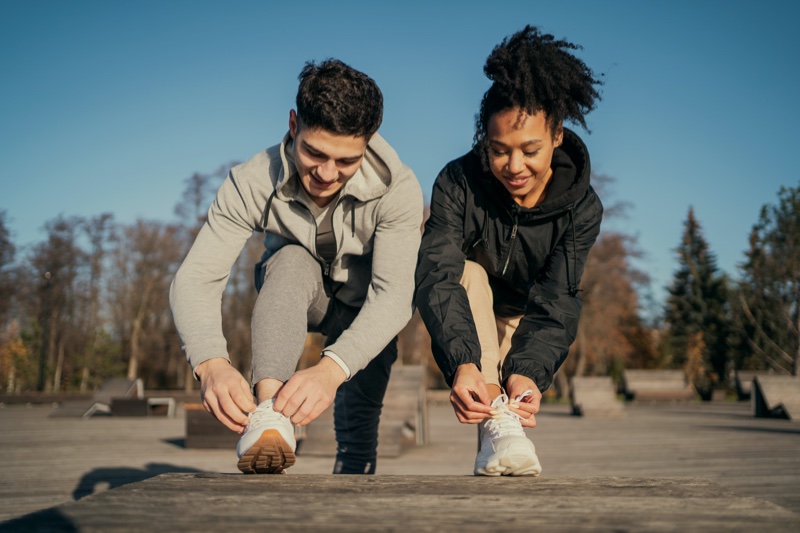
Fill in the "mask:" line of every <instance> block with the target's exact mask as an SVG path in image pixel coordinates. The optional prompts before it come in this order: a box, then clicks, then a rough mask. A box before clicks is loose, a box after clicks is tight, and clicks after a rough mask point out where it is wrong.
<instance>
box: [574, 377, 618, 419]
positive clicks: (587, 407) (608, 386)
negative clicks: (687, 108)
mask: <svg viewBox="0 0 800 533" xmlns="http://www.w3.org/2000/svg"><path fill="white" fill-rule="evenodd" d="M570 399H571V400H572V414H573V415H576V416H586V417H598V418H602V417H606V418H615V417H620V416H624V415H625V411H624V409H623V404H622V402H620V401H619V400H618V399H617V389H616V387H615V386H614V381H613V380H612V379H611V377H610V376H602V377H601V376H597V377H586V376H583V377H573V378H572V380H571V381H570Z"/></svg>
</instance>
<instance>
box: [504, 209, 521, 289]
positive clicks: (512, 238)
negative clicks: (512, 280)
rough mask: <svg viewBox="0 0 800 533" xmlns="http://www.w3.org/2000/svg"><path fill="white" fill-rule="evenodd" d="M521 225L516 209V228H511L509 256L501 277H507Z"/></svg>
mask: <svg viewBox="0 0 800 533" xmlns="http://www.w3.org/2000/svg"><path fill="white" fill-rule="evenodd" d="M518 225H519V215H518V213H517V210H516V209H514V226H513V227H512V228H511V239H509V241H510V242H509V243H508V255H507V256H506V262H505V264H503V272H501V273H500V275H501V276H505V275H506V270H507V269H508V263H509V262H510V261H511V252H513V251H514V241H515V240H516V238H517V226H518Z"/></svg>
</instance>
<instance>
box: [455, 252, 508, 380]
mask: <svg viewBox="0 0 800 533" xmlns="http://www.w3.org/2000/svg"><path fill="white" fill-rule="evenodd" d="M461 285H462V286H463V287H464V289H465V290H466V291H467V299H468V300H469V307H470V309H471V310H472V319H473V321H474V322H475V329H477V331H478V342H480V345H481V369H482V373H483V377H484V379H485V380H486V383H487V384H488V385H492V384H494V385H497V386H498V387H499V386H500V373H499V372H500V371H499V365H500V350H499V347H500V341H499V340H498V337H497V333H498V327H497V321H496V319H495V316H494V310H493V309H492V307H493V302H494V298H493V296H492V289H491V287H489V277H488V276H487V275H486V271H485V270H484V269H483V267H482V266H480V265H479V264H478V263H475V262H473V261H466V262H465V263H464V275H463V276H462V277H461Z"/></svg>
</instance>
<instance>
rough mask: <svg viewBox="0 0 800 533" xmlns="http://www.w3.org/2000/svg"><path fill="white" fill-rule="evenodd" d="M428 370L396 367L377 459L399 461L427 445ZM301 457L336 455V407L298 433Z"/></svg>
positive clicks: (382, 423) (329, 409) (384, 409)
mask: <svg viewBox="0 0 800 533" xmlns="http://www.w3.org/2000/svg"><path fill="white" fill-rule="evenodd" d="M425 372H426V369H425V367H424V366H422V365H403V366H401V365H395V366H393V367H392V374H391V377H390V378H389V385H388V387H387V389H386V395H385V396H384V398H383V409H382V411H381V421H380V425H379V426H378V456H382V457H396V456H398V455H400V454H401V453H402V451H403V449H404V448H406V447H408V446H414V445H424V444H427V442H428V404H427V401H426V387H425V375H426V374H425ZM297 436H298V440H299V443H298V450H297V453H298V455H324V456H328V455H330V456H333V455H335V454H336V435H335V432H334V429H333V406H331V407H329V408H328V409H327V410H326V411H325V412H324V413H323V414H322V416H320V417H319V418H318V419H317V420H315V421H314V422H312V423H311V424H309V425H308V426H306V427H305V428H300V430H299V431H298V434H297Z"/></svg>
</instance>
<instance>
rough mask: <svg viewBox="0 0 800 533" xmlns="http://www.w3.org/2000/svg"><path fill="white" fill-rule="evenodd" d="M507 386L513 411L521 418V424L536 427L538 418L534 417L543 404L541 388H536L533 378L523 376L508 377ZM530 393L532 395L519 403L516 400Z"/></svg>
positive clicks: (512, 375)
mask: <svg viewBox="0 0 800 533" xmlns="http://www.w3.org/2000/svg"><path fill="white" fill-rule="evenodd" d="M505 385H506V387H505V389H506V393H507V394H508V404H509V407H510V408H511V410H512V411H513V412H515V413H516V414H518V415H519V416H520V417H521V418H520V422H521V423H522V425H523V426H525V427H529V428H532V427H535V426H536V417H535V416H534V415H535V414H536V413H538V412H539V406H540V405H541V403H542V393H541V392H539V387H537V386H536V383H534V381H533V380H532V379H531V378H529V377H527V376H523V375H521V374H511V375H510V376H508V378H507V379H506V384H505ZM528 391H530V394H528V395H527V396H525V397H524V398H522V399H521V400H520V401H519V402H516V401H515V400H514V399H515V398H517V397H519V396H522V395H523V394H525V393H526V392H528Z"/></svg>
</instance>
